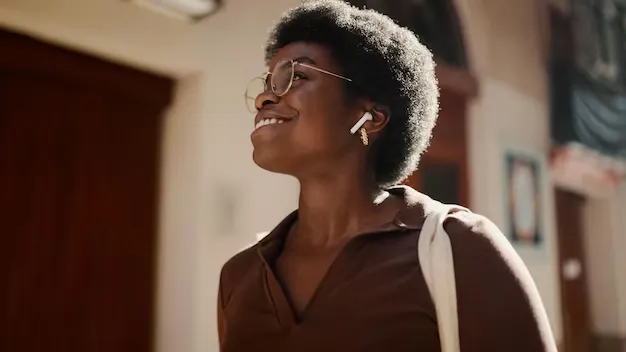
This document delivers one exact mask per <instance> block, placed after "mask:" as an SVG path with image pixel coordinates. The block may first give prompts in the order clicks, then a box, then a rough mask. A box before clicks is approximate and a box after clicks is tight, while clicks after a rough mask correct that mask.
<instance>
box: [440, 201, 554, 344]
mask: <svg viewBox="0 0 626 352" xmlns="http://www.w3.org/2000/svg"><path fill="white" fill-rule="evenodd" d="M444 226H445V229H446V232H447V233H448V235H449V236H450V241H451V243H452V252H453V256H454V267H455V277H456V289H457V302H458V313H459V335H460V336H459V338H460V343H461V351H464V352H469V351H508V352H543V351H545V352H556V350H557V349H556V344H555V341H554V337H553V335H552V331H551V328H550V324H549V321H548V318H547V315H546V312H545V309H544V307H543V303H542V301H541V297H540V296H539V292H538V290H537V287H536V286H535V283H534V281H533V279H532V277H531V275H530V273H529V272H528V269H527V268H526V266H525V264H524V263H523V261H522V260H521V258H520V257H519V256H518V254H517V253H516V252H515V250H514V249H513V247H512V246H511V244H510V243H509V242H508V240H507V239H506V238H505V237H504V235H502V233H501V232H500V230H499V229H498V228H497V227H496V226H495V225H494V224H493V223H492V222H491V221H489V220H487V219H486V218H484V217H483V216H480V215H476V214H472V213H469V212H459V213H456V214H453V215H451V216H450V217H449V218H448V219H447V220H446V223H445V225H444Z"/></svg>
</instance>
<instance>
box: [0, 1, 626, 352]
mask: <svg viewBox="0 0 626 352" xmlns="http://www.w3.org/2000/svg"><path fill="white" fill-rule="evenodd" d="M351 2H352V3H354V4H355V5H358V6H366V7H369V8H373V9H376V10H379V11H381V12H383V13H386V14H388V15H389V16H391V17H392V18H394V19H396V20H397V21H398V22H399V23H400V24H402V25H403V26H406V27H409V28H410V29H412V30H413V31H415V32H416V33H417V34H418V35H419V36H420V38H421V39H422V41H423V42H424V43H426V44H427V46H428V47H429V48H431V49H432V51H433V52H434V54H435V57H436V60H437V62H438V67H437V75H438V77H439V81H440V86H441V112H440V119H439V123H438V125H437V127H436V129H435V137H434V140H433V143H432V146H431V148H430V149H429V151H428V152H427V153H426V155H425V156H424V158H423V162H422V164H421V165H420V169H419V170H418V171H417V172H416V173H415V174H414V175H413V176H411V177H410V178H409V180H407V183H408V184H410V185H412V186H414V187H416V188H418V189H419V190H421V191H422V192H425V193H427V194H429V195H431V196H432V197H435V198H438V199H440V200H442V201H446V202H452V203H460V204H464V205H469V206H470V207H472V209H473V210H474V211H476V212H478V213H482V214H484V215H486V216H488V217H489V218H491V219H492V220H493V221H494V222H495V223H496V224H497V225H499V226H500V228H501V229H502V231H503V232H504V233H505V235H507V236H508V237H509V239H510V240H511V242H512V243H513V245H514V246H515V248H516V249H517V251H518V252H519V253H520V255H521V256H522V258H523V259H524V261H525V262H526V264H527V266H528V267H529V269H530V271H531V273H532V275H533V277H534V279H535V281H536V283H537V285H538V287H539V291H540V293H541V296H542V298H543V301H544V304H545V307H546V309H547V312H548V315H549V318H550V321H551V323H552V326H553V329H554V332H555V336H556V338H557V340H558V343H559V346H560V347H561V350H562V351H567V352H570V351H581V352H582V351H607V352H608V351H626V256H624V255H623V254H624V251H625V250H626V180H625V177H624V175H625V173H626V166H625V165H626V71H625V68H626V36H625V33H626V32H625V30H626V1H623V0H386V1H384V0H371V1H365V0H363V1H351ZM297 3H298V0H266V1H252V0H221V1H219V0H128V1H122V0H0V224H1V226H0V239H1V242H0V351H7V352H30V351H64V352H76V351H81V352H99V351H103V352H104V351H106V352H111V351H117V352H126V351H133V352H148V351H157V352H174V351H176V352H179V351H189V352H196V351H197V352H200V351H203V352H206V351H218V346H217V332H216V316H215V306H216V296H217V282H218V276H219V271H220V268H221V265H222V264H223V263H224V262H225V261H226V260H227V259H228V258H229V257H230V256H232V255H233V254H234V253H236V252H237V251H239V250H241V249H242V248H243V247H245V246H248V245H249V244H251V243H253V242H254V241H255V240H256V237H255V236H256V235H257V234H258V233H260V232H262V231H267V230H271V229H272V228H273V226H274V225H275V224H277V223H278V221H279V220H280V219H282V218H283V217H284V216H285V215H286V214H287V213H288V212H290V211H291V210H293V209H294V208H295V206H296V202H297V193H298V187H297V184H296V182H295V181H294V180H292V179H290V178H287V177H284V176H280V175H273V174H269V173H267V172H265V171H262V170H260V169H259V168H257V167H256V166H255V165H254V164H253V162H252V159H251V152H252V146H251V144H250V142H249V134H250V132H251V131H252V129H253V122H252V120H253V117H252V116H251V115H250V114H249V113H248V112H247V109H246V106H245V102H244V91H245V87H246V84H247V83H248V82H249V81H250V79H251V78H253V77H256V76H258V75H259V74H260V73H262V72H264V71H265V69H266V68H265V67H264V63H263V50H262V49H263V45H264V42H265V38H266V35H267V31H268V28H269V27H270V25H271V24H272V23H273V22H274V21H275V20H277V18H278V17H279V15H280V14H281V13H282V12H283V11H285V10H286V9H288V8H289V7H291V6H293V5H296V4H297ZM477 323H479V321H477Z"/></svg>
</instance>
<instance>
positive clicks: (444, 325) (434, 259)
mask: <svg viewBox="0 0 626 352" xmlns="http://www.w3.org/2000/svg"><path fill="white" fill-rule="evenodd" d="M455 211H469V210H467V209H466V208H463V207H461V206H456V205H447V204H442V203H439V202H436V203H434V206H433V208H432V210H431V212H430V213H429V214H428V216H427V217H426V220H425V222H424V225H423V227H422V231H421V233H420V237H419V241H418V248H417V251H418V257H419V261H420V265H421V267H422V274H423V275H424V279H425V280H426V284H427V286H428V289H429V291H430V296H431V297H432V300H433V302H434V304H435V311H436V313H437V325H438V328H439V339H440V341H441V351H442V352H460V350H461V347H460V344H459V318H458V313H457V300H456V281H455V276H454V260H453V258H452V245H451V243H450V237H448V234H447V233H446V231H445V230H444V228H443V222H444V220H445V219H446V217H447V216H448V215H449V214H450V213H452V212H455Z"/></svg>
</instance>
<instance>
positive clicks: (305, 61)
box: [293, 56, 317, 65]
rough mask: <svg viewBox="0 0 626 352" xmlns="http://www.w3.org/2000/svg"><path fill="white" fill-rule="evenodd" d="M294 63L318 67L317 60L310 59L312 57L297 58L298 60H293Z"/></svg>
mask: <svg viewBox="0 0 626 352" xmlns="http://www.w3.org/2000/svg"><path fill="white" fill-rule="evenodd" d="M293 61H296V62H301V63H303V64H304V63H306V64H311V65H317V63H316V62H315V60H313V59H311V58H310V57H308V56H300V57H299V58H297V59H293Z"/></svg>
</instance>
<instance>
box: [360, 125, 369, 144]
mask: <svg viewBox="0 0 626 352" xmlns="http://www.w3.org/2000/svg"><path fill="white" fill-rule="evenodd" d="M361 142H363V145H364V146H367V145H368V144H369V142H370V141H369V138H368V137H367V130H366V129H365V127H361Z"/></svg>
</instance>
